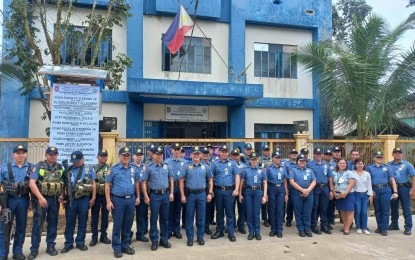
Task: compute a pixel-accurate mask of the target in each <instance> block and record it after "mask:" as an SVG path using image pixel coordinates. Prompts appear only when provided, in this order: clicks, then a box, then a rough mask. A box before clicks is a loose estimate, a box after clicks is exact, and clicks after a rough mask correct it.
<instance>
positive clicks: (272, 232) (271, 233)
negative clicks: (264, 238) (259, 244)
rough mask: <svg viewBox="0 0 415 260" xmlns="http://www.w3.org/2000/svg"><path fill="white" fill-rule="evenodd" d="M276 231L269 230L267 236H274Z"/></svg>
mask: <svg viewBox="0 0 415 260" xmlns="http://www.w3.org/2000/svg"><path fill="white" fill-rule="evenodd" d="M276 234H277V233H276V232H274V231H271V232H269V236H270V237H275V235H276Z"/></svg>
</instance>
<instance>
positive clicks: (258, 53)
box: [254, 43, 297, 79]
mask: <svg viewBox="0 0 415 260" xmlns="http://www.w3.org/2000/svg"><path fill="white" fill-rule="evenodd" d="M295 50H296V46H290V45H281V44H266V43H255V44H254V51H255V53H254V62H255V66H254V73H255V77H265V78H289V79H296V78H297V60H296V59H295V58H294V56H293V55H292V53H294V52H295Z"/></svg>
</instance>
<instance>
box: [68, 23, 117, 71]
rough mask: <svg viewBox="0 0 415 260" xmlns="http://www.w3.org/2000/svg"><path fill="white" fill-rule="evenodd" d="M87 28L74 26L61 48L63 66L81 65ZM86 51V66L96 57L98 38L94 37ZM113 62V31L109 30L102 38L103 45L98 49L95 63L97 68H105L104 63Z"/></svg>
mask: <svg viewBox="0 0 415 260" xmlns="http://www.w3.org/2000/svg"><path fill="white" fill-rule="evenodd" d="M85 33H86V27H83V26H73V27H72V28H71V29H70V30H69V31H68V33H67V34H66V39H65V41H64V42H63V44H62V46H61V64H63V65H79V64H80V59H81V50H82V46H83V44H84V39H85V37H84V35H85ZM90 41H91V42H90V44H89V45H88V49H87V50H86V55H85V61H84V66H87V65H90V64H91V60H92V58H93V56H94V52H95V50H94V46H95V45H96V43H97V38H96V37H92V39H91V40H90ZM109 60H112V31H111V30H107V31H105V32H104V34H103V37H102V38H101V43H100V44H99V47H98V55H97V58H96V60H95V62H94V65H93V66H95V67H103V66H104V63H105V62H107V61H109Z"/></svg>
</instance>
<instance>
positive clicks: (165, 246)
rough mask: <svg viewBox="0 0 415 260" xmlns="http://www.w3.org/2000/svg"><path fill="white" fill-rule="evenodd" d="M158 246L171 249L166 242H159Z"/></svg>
mask: <svg viewBox="0 0 415 260" xmlns="http://www.w3.org/2000/svg"><path fill="white" fill-rule="evenodd" d="M159 245H160V246H162V247H164V248H170V247H171V244H170V243H169V242H168V241H165V242H163V241H161V240H160V243H159Z"/></svg>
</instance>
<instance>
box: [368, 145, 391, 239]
mask: <svg viewBox="0 0 415 260" xmlns="http://www.w3.org/2000/svg"><path fill="white" fill-rule="evenodd" d="M373 156H374V161H375V162H374V163H373V164H371V165H369V166H368V167H367V171H368V172H369V173H370V176H371V177H372V188H373V197H374V200H373V204H374V206H375V216H376V223H377V226H378V227H377V229H376V230H375V233H380V234H381V235H382V236H387V235H388V225H389V210H390V199H391V195H392V199H397V198H398V191H397V187H396V182H395V178H394V176H393V173H392V171H391V169H390V168H388V166H387V165H386V164H384V163H383V153H382V151H376V152H375V153H374V155H373ZM389 181H390V182H391V183H392V190H393V194H392V192H391V189H390V187H389Z"/></svg>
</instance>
